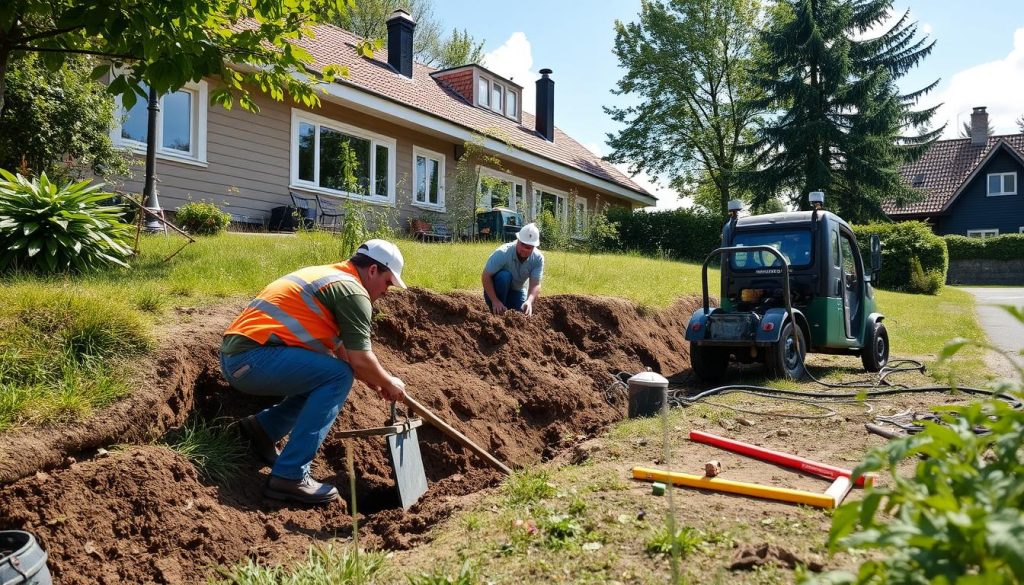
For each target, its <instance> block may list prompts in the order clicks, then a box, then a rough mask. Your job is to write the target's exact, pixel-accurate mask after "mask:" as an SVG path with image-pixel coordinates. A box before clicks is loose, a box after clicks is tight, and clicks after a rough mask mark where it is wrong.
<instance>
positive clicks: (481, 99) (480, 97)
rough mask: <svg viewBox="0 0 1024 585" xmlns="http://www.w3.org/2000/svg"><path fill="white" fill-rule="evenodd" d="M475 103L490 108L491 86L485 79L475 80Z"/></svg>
mask: <svg viewBox="0 0 1024 585" xmlns="http://www.w3.org/2000/svg"><path fill="white" fill-rule="evenodd" d="M476 103H477V105H480V106H484V107H488V108H489V107H490V106H491V84H490V82H488V81H487V78H486V77H481V78H479V79H478V80H477V84H476Z"/></svg>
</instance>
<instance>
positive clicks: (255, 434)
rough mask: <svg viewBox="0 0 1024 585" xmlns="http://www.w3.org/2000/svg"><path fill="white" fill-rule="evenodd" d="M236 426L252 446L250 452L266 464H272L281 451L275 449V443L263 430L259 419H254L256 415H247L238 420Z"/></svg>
mask: <svg viewBox="0 0 1024 585" xmlns="http://www.w3.org/2000/svg"><path fill="white" fill-rule="evenodd" d="M238 428H239V430H241V432H242V436H243V437H245V438H247V439H249V446H250V447H252V452H253V453H255V454H256V457H258V458H259V459H260V460H261V461H263V462H264V463H266V464H267V465H270V466H273V465H274V462H275V461H277V456H278V455H280V454H281V452H280V451H278V450H277V445H275V444H274V441H273V439H271V438H270V435H268V434H267V431H265V430H263V425H261V424H260V421H258V420H256V416H255V415H253V416H247V417H245V418H243V419H241V420H239V421H238Z"/></svg>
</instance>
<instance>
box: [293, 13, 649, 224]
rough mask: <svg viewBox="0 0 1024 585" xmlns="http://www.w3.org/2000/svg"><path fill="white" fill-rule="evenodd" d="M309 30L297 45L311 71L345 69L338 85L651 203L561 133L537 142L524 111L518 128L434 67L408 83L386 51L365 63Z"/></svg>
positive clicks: (347, 45) (343, 35) (337, 35)
mask: <svg viewBox="0 0 1024 585" xmlns="http://www.w3.org/2000/svg"><path fill="white" fill-rule="evenodd" d="M313 30H314V32H315V34H316V38H315V39H309V38H305V39H303V40H301V41H299V42H298V43H297V44H299V45H300V46H302V47H303V48H304V49H306V50H307V51H309V53H310V54H311V55H312V56H313V63H312V68H313V69H314V70H316V71H321V70H322V69H323V67H324V66H326V65H328V64H337V65H344V66H346V67H348V77H347V78H343V79H339V80H338V83H340V84H348V85H351V86H354V87H356V88H359V89H361V90H364V91H367V92H371V93H374V94H377V95H380V96H382V97H384V98H387V99H390V100H393V101H396V102H399V103H402V104H405V105H407V106H411V107H413V108H416V109H418V110H421V111H423V112H426V113H427V114H431V115H433V116H436V117H439V118H442V119H444V120H447V121H449V122H452V123H455V124H459V125H461V126H463V127H466V128H469V129H471V130H474V131H476V132H480V133H483V134H488V135H494V136H495V137H501V138H507V139H508V141H509V142H511V143H512V144H513V145H514V146H516V147H518V148H520V149H522V150H525V151H528V152H532V153H534V154H536V155H539V156H542V157H544V158H547V159H549V160H552V161H554V162H557V163H561V164H563V165H566V166H569V167H571V168H574V169H577V170H580V171H583V172H585V173H588V174H590V175H593V176H595V177H598V178H600V179H603V180H606V181H610V182H612V183H615V184H617V185H619V186H621V187H624V188H626V189H629V190H631V191H635V192H636V193H639V194H641V195H646V196H647V197H650V198H651V199H652V203H651V204H652V205H653V204H654V203H653V200H654V196H653V195H651V194H650V193H648V192H647V191H646V190H645V189H644V188H643V187H641V186H639V185H637V184H636V183H635V182H633V181H632V180H631V179H630V178H629V177H627V176H626V175H625V174H623V173H622V172H620V171H619V170H618V169H616V168H615V167H613V166H612V165H611V164H609V163H608V162H606V161H604V160H602V159H601V158H600V157H599V156H597V155H595V154H594V153H592V152H590V150H588V149H587V148H586V147H584V146H583V145H582V144H580V143H579V142H577V141H576V140H573V139H572V138H571V137H570V136H569V135H568V134H566V133H565V132H562V131H561V130H559V129H558V128H555V140H554V141H553V142H548V141H547V140H545V139H544V138H542V137H541V136H540V135H539V134H538V133H537V132H536V130H535V129H534V126H535V122H534V116H533V115H532V114H529V113H527V112H525V111H524V112H523V115H522V124H519V123H517V122H516V121H515V120H511V119H509V118H506V117H504V116H502V115H500V114H497V113H494V112H491V111H489V110H484V109H482V108H478V107H475V106H473V105H472V104H470V103H469V102H467V101H466V100H465V99H464V98H463V97H462V96H460V95H458V94H457V93H455V92H454V91H452V90H451V89H450V88H449V87H446V86H445V84H444V83H442V82H440V81H439V80H436V79H434V78H433V77H431V75H430V74H431V73H433V72H434V71H435V69H432V68H430V67H427V66H425V65H421V64H419V63H414V64H413V76H412V79H409V78H406V77H403V76H401V75H399V74H398V73H397V72H396V71H395V70H394V69H392V67H391V66H390V65H388V62H387V50H386V49H380V50H377V51H374V57H373V58H372V59H367V58H365V57H362V56H360V55H359V53H358V52H357V50H356V45H357V43H359V42H360V41H361V38H360V37H358V36H356V35H354V34H352V33H349V32H348V31H345V30H342V29H339V28H337V27H334V26H331V25H316V26H314V27H313Z"/></svg>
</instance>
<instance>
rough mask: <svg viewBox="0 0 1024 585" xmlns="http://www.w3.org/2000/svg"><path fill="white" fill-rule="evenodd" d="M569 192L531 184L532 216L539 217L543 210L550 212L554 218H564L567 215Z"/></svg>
mask: <svg viewBox="0 0 1024 585" xmlns="http://www.w3.org/2000/svg"><path fill="white" fill-rule="evenodd" d="M568 201H569V194H568V193H566V192H565V191H561V190H558V189H552V188H551V187H545V186H544V185H540V184H538V183H534V184H533V217H534V219H536V218H538V217H540V215H541V213H543V212H545V211H549V212H551V214H552V215H554V216H555V217H556V218H558V219H561V220H564V219H566V218H567V217H568V216H569V203H568Z"/></svg>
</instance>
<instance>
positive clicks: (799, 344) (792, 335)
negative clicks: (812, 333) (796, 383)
mask: <svg viewBox="0 0 1024 585" xmlns="http://www.w3.org/2000/svg"><path fill="white" fill-rule="evenodd" d="M806 355H807V341H806V340H805V339H804V332H803V331H802V330H801V329H800V328H799V327H793V324H792V323H786V325H785V326H784V327H783V328H782V333H781V334H780V335H779V341H778V342H777V343H776V345H775V346H774V347H770V348H768V351H766V352H765V365H767V366H768V371H769V372H771V374H772V375H774V376H775V377H776V378H785V379H786V380H799V379H800V378H802V377H803V376H804V356H806Z"/></svg>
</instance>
